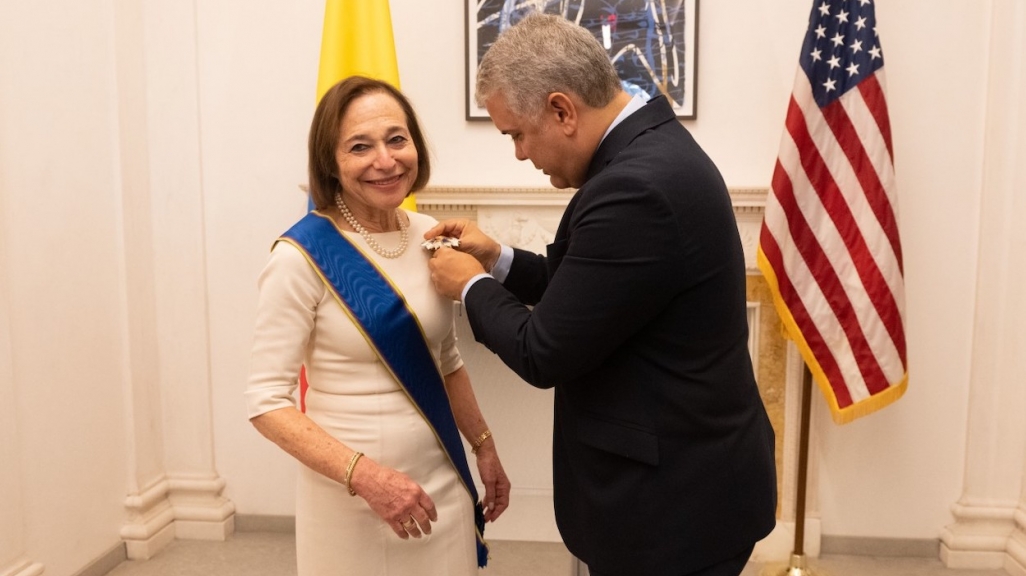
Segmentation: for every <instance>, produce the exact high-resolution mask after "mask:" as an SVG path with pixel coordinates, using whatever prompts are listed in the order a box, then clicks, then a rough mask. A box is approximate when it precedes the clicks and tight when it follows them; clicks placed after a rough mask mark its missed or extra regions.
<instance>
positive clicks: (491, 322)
mask: <svg viewBox="0 0 1026 576" xmlns="http://www.w3.org/2000/svg"><path fill="white" fill-rule="evenodd" d="M596 184H597V186H595V187H592V188H590V190H589V191H588V193H587V194H585V195H582V198H581V200H580V202H578V203H577V205H576V206H575V208H574V210H573V214H572V215H571V216H570V221H569V223H568V233H567V235H566V237H565V238H563V239H560V240H557V242H556V243H554V244H553V245H551V246H550V247H549V254H548V258H547V262H545V261H542V263H543V264H546V263H547V265H548V269H550V270H554V272H553V274H552V276H551V278H549V280H548V283H547V285H545V286H544V293H543V295H541V297H540V298H539V299H538V300H537V303H536V304H535V306H534V308H533V310H532V309H529V308H527V307H526V306H524V303H523V302H521V301H519V300H518V299H517V298H516V297H515V296H514V295H513V294H512V293H510V292H509V291H507V290H506V289H505V288H504V287H503V286H502V285H500V284H499V283H498V282H497V281H495V280H491V279H487V280H486V281H481V282H478V283H477V284H475V285H474V286H473V287H472V288H471V289H470V291H469V292H468V293H467V299H466V302H465V306H466V307H467V310H468V317H469V319H470V324H471V327H472V328H473V330H474V336H475V338H476V339H477V340H478V341H479V342H481V343H482V344H484V345H485V346H487V347H488V348H489V349H490V350H492V351H493V352H495V353H496V354H497V355H498V356H499V357H500V358H501V359H502V360H503V362H504V363H505V364H506V365H507V366H509V367H510V368H511V369H513V371H515V372H516V373H517V374H518V375H519V376H520V377H521V378H523V379H524V380H525V381H527V382H528V383H530V384H532V385H534V386H537V387H539V388H550V387H552V386H555V385H557V384H559V383H561V382H566V381H568V380H572V379H576V378H579V377H581V376H583V375H585V374H587V373H589V372H590V371H593V370H595V369H597V368H599V367H600V366H602V364H603V363H604V362H606V361H607V359H608V358H609V356H610V355H611V354H613V353H614V351H616V350H617V348H619V347H620V346H621V345H622V344H623V343H624V342H625V341H626V340H628V339H630V338H631V337H632V336H634V335H635V334H636V333H637V332H638V331H639V330H640V329H641V328H642V327H643V326H645V324H647V323H648V322H650V321H651V320H652V319H653V318H655V317H656V316H657V315H658V314H659V313H660V311H661V310H662V309H664V308H665V307H666V306H667V305H668V303H669V302H670V301H671V300H672V298H673V297H674V295H675V293H676V291H677V290H678V288H677V285H678V283H677V281H676V280H675V278H676V277H677V276H678V275H679V274H680V273H682V272H684V271H683V270H681V269H680V267H681V261H682V260H681V259H680V257H679V255H678V248H679V247H680V246H681V239H680V238H681V230H680V226H679V224H678V222H677V221H676V219H675V218H674V216H673V211H672V210H671V209H670V206H669V204H668V202H667V201H666V198H665V196H664V195H663V194H662V193H660V192H659V191H657V190H652V189H647V188H646V185H645V184H644V183H642V182H640V181H638V180H636V179H633V180H632V179H628V178H620V179H619V181H615V180H613V178H611V177H607V178H605V179H604V181H603V182H596ZM582 192H584V191H583V190H582ZM518 256H519V255H518ZM514 263H516V259H514ZM535 266H537V263H535ZM510 276H514V274H513V270H512V269H511V274H510ZM509 283H510V279H509V278H507V284H509ZM517 286H518V288H519V287H521V286H520V285H517Z"/></svg>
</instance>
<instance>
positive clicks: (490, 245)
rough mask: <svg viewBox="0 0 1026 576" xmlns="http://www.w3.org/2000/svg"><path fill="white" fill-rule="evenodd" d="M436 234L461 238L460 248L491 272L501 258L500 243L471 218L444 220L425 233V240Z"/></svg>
mask: <svg viewBox="0 0 1026 576" xmlns="http://www.w3.org/2000/svg"><path fill="white" fill-rule="evenodd" d="M435 236H452V237H454V238H459V239H460V245H459V248H458V250H459V251H460V252H466V253H467V254H470V255H471V256H473V257H474V258H476V259H477V261H478V262H480V263H481V266H482V267H483V268H484V270H485V271H489V272H490V271H491V269H492V267H493V266H495V261H496V260H498V259H499V250H500V247H499V243H498V242H496V241H495V240H492V239H491V238H490V237H488V235H487V234H485V233H484V232H482V231H481V229H480V228H478V227H477V224H474V223H473V222H471V221H470V220H465V219H459V220H444V221H442V222H439V223H438V224H436V225H435V227H434V228H432V229H430V230H428V231H427V232H425V233H424V239H425V240H426V239H429V238H434V237H435ZM436 287H437V284H436Z"/></svg>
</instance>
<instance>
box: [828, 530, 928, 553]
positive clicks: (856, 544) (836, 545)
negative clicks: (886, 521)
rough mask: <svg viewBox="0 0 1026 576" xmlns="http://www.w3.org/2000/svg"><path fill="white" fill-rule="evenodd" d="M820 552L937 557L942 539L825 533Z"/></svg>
mask: <svg viewBox="0 0 1026 576" xmlns="http://www.w3.org/2000/svg"><path fill="white" fill-rule="evenodd" d="M820 553H822V554H841V555H846V556H906V557H913V558H937V557H938V556H939V555H940V540H938V539H936V538H869V537H861V536H827V535H824V536H823V538H822V542H821V544H820Z"/></svg>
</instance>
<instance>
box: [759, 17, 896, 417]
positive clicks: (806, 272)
mask: <svg viewBox="0 0 1026 576" xmlns="http://www.w3.org/2000/svg"><path fill="white" fill-rule="evenodd" d="M771 188H772V193H771V194H769V196H768V198H767V200H766V212H765V218H764V221H763V225H762V231H761V234H760V237H759V253H758V262H759V268H760V269H761V270H762V272H763V274H764V276H765V277H766V279H767V281H768V282H769V285H770V287H771V289H772V292H773V298H774V303H775V305H776V309H777V312H778V313H779V314H780V317H781V319H782V321H783V323H784V326H785V329H786V330H787V333H788V336H789V337H790V338H791V339H793V340H794V341H795V343H796V344H797V346H798V349H799V350H800V351H801V354H802V357H803V358H804V360H805V363H806V364H807V365H808V367H809V370H810V371H811V372H812V375H813V378H814V379H815V381H816V383H817V384H818V385H819V387H820V389H821V390H822V392H823V393H824V395H825V396H826V399H827V403H828V404H829V406H830V409H831V416H832V417H833V419H834V421H835V422H836V423H838V424H844V423H847V422H851V421H852V420H854V419H856V418H858V417H860V416H864V415H866V414H869V413H871V412H874V411H876V410H878V409H880V408H882V407H884V406H886V405H888V404H890V403H891V402H893V401H894V400H897V399H898V398H900V397H901V395H902V394H904V392H905V388H906V386H907V384H908V363H907V356H906V343H905V328H904V314H905V313H904V310H905V296H904V292H905V288H904V271H903V264H902V254H901V240H900V238H899V235H898V225H897V204H896V196H895V185H894V166H893V147H892V144H891V129H890V121H889V119H888V114H887V101H886V98H885V96H884V78H883V53H882V52H881V50H880V42H879V38H878V36H877V33H876V16H875V13H874V6H873V2H872V1H871V0H816V1H815V2H814V4H813V8H812V13H811V16H810V17H809V28H808V31H807V33H806V36H805V41H804V44H803V45H802V52H801V56H800V58H799V69H798V73H797V75H796V78H795V83H794V88H793V91H792V95H791V99H790V102H789V105H788V109H787V116H786V120H785V129H784V134H783V137H782V138H781V143H780V151H779V155H778V158H777V163H776V167H775V168H774V171H773V180H772V185H771Z"/></svg>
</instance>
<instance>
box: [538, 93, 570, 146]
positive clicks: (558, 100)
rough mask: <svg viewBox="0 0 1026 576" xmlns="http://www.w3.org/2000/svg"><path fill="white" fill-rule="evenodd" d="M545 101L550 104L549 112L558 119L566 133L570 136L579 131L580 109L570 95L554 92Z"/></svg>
mask: <svg viewBox="0 0 1026 576" xmlns="http://www.w3.org/2000/svg"><path fill="white" fill-rule="evenodd" d="M545 103H546V105H547V106H548V110H547V112H548V113H549V114H551V115H552V118H553V119H554V120H556V123H557V124H558V125H559V127H560V129H561V130H563V133H564V134H566V135H568V136H569V135H571V134H573V133H574V132H576V131H577V120H578V114H577V112H578V111H577V106H576V105H575V104H574V101H573V100H572V99H571V98H570V96H568V95H567V94H564V93H562V92H553V93H551V94H549V96H548V98H546V100H545Z"/></svg>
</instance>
